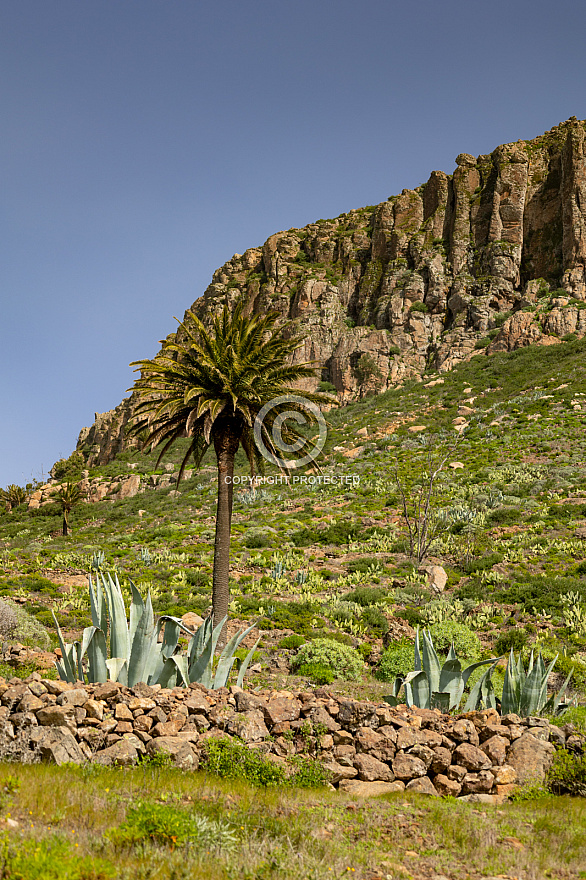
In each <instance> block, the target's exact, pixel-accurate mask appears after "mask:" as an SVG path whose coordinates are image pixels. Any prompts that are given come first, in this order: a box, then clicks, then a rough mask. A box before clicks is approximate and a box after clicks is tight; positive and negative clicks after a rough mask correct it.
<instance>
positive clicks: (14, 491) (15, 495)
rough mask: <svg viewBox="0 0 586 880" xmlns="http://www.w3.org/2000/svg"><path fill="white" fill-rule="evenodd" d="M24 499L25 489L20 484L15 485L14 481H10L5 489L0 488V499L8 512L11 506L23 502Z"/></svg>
mask: <svg viewBox="0 0 586 880" xmlns="http://www.w3.org/2000/svg"><path fill="white" fill-rule="evenodd" d="M26 499H27V493H26V490H25V489H23V488H22V486H17V485H16V484H15V483H11V484H10V485H9V486H7V488H6V489H0V501H3V502H4V504H5V506H6V510H7V511H8V513H10V511H11V510H12V508H13V507H18V505H19V504H24V502H25V501H26Z"/></svg>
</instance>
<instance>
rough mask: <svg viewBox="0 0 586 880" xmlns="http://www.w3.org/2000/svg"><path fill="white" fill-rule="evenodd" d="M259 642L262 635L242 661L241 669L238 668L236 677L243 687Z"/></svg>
mask: <svg viewBox="0 0 586 880" xmlns="http://www.w3.org/2000/svg"><path fill="white" fill-rule="evenodd" d="M259 642H260V636H259V637H258V639H257V640H256V642H255V643H254V645H253V646H252V648H251V649H250V651H249V652H248V654H247V655H246V657H245V658H244V660H243V661H242V663H241V664H240V669H239V670H238V678H237V679H236V685H237V687H242V683H243V681H244V676H245V675H246V670H247V669H248V666H249V664H250V661H251V660H252V658H253V656H254V652H255V651H256V648H257V646H258V643H259ZM216 674H217V673H216Z"/></svg>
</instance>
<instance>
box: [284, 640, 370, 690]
mask: <svg viewBox="0 0 586 880" xmlns="http://www.w3.org/2000/svg"><path fill="white" fill-rule="evenodd" d="M305 664H319V665H320V666H325V667H327V668H328V669H330V670H331V671H332V673H333V675H334V677H335V678H342V679H344V680H346V681H356V680H357V679H359V678H360V676H361V675H362V673H363V671H364V661H363V660H362V658H361V657H360V655H359V654H358V652H357V651H355V650H354V648H351V647H350V646H349V645H341V644H340V643H339V642H336V641H334V640H333V639H314V640H313V641H312V642H308V643H307V644H305V645H303V647H302V648H300V649H299V653H298V654H297V656H296V657H295V658H294V660H293V664H292V665H293V667H294V668H297V669H298V668H299V667H301V666H303V665H305Z"/></svg>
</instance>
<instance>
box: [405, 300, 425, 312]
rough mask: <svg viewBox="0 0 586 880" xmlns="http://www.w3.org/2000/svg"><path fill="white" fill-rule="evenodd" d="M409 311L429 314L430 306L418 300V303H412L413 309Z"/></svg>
mask: <svg viewBox="0 0 586 880" xmlns="http://www.w3.org/2000/svg"><path fill="white" fill-rule="evenodd" d="M409 311H410V312H429V306H428V305H427V303H424V302H420V301H419V300H418V301H417V302H414V303H411V308H410V309H409Z"/></svg>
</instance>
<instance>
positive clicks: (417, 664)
mask: <svg viewBox="0 0 586 880" xmlns="http://www.w3.org/2000/svg"><path fill="white" fill-rule="evenodd" d="M414 651H415V664H414V668H415V671H416V672H420V671H421V670H422V669H423V666H422V665H421V651H420V650H419V627H417V630H416V632H415V646H414Z"/></svg>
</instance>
